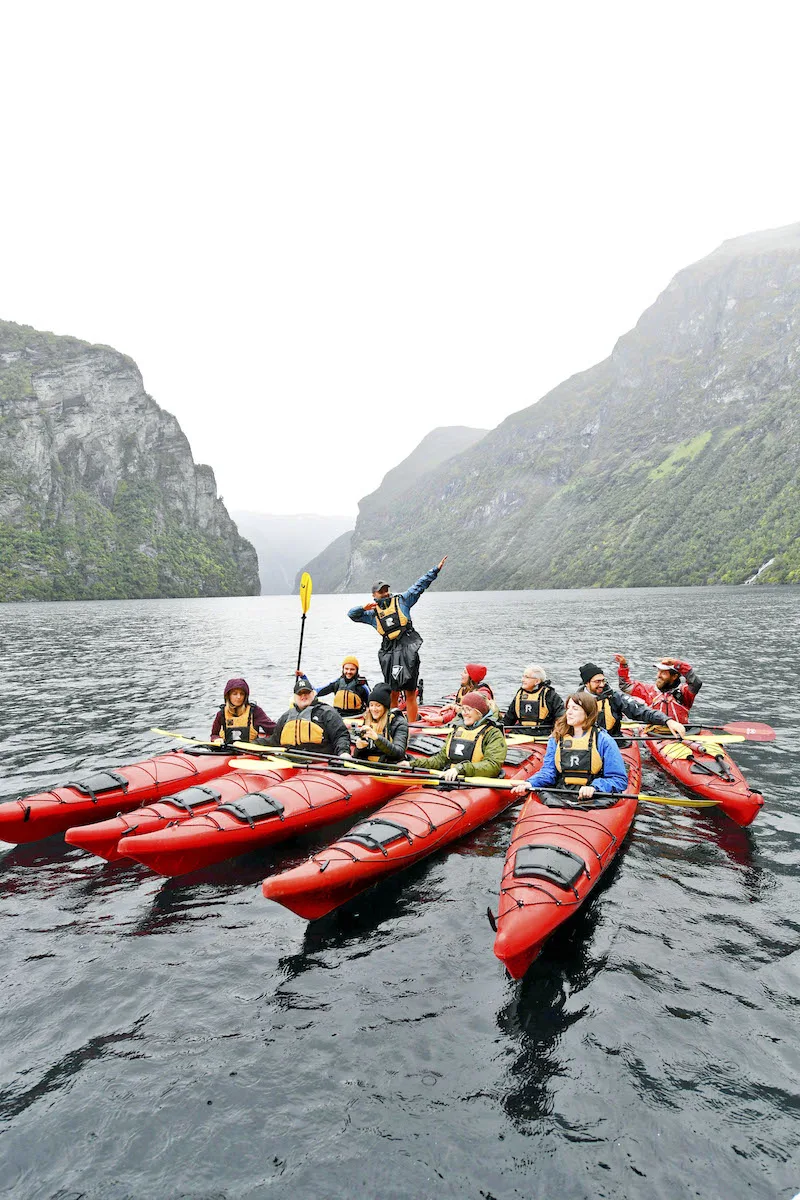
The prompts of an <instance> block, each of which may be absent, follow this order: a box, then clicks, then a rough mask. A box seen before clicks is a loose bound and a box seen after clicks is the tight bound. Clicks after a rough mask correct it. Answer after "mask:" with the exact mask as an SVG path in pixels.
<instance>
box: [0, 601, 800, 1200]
mask: <svg viewBox="0 0 800 1200" xmlns="http://www.w3.org/2000/svg"><path fill="white" fill-rule="evenodd" d="M347 607H349V601H348V600H347V599H346V598H343V597H322V596H320V597H317V596H315V597H314V599H313V601H312V607H311V613H310V616H309V620H308V624H307V636H306V650H305V652H304V666H305V667H306V669H307V670H308V672H309V674H310V675H311V677H312V679H313V680H314V681H315V682H317V683H319V682H323V681H324V682H327V681H328V680H329V679H330V678H332V677H333V676H334V675H335V674H336V668H337V664H338V663H339V662H340V661H341V656H342V655H343V654H344V653H346V652H351V651H353V650H355V651H356V652H358V653H359V654H360V655H361V658H362V665H364V666H365V667H366V668H367V674H368V676H369V677H370V678H372V679H374V678H375V677H376V664H377V658H376V650H377V637H376V635H375V634H374V633H372V631H370V630H368V629H366V628H359V627H356V626H354V625H352V624H351V623H349V622H348V621H347V620H346V618H345V611H346V609H347ZM415 613H416V619H417V624H418V626H419V628H420V630H421V632H422V633H423V635H424V637H425V639H426V640H425V645H424V647H423V665H424V670H423V675H424V677H425V679H426V681H427V695H428V697H429V698H431V699H433V698H435V697H436V696H437V695H439V694H441V692H443V691H445V690H449V689H450V688H452V687H453V686H454V685H455V684H456V683H457V682H458V675H459V673H460V669H461V666H462V664H463V662H464V661H465V660H466V661H475V660H477V661H483V662H486V663H488V665H489V667H490V676H489V678H490V679H491V681H492V682H493V683H494V684H495V685H496V688H497V690H498V692H499V695H500V698H501V699H503V700H506V699H507V698H508V697H509V696H510V695H511V693H512V690H513V687H514V686H515V685H516V680H517V676H518V674H519V669H520V668H521V666H523V665H524V664H525V663H526V662H528V661H530V660H539V661H542V662H543V663H544V664H545V665H546V666H547V667H548V668H549V670H550V672H551V674H552V677H553V680H554V682H555V683H556V684H557V685H560V687H561V689H562V690H565V689H567V688H569V687H570V686H573V685H574V683H575V681H576V675H577V670H576V668H577V665H578V664H579V663H581V662H583V661H585V660H586V659H589V658H591V659H593V660H595V661H597V662H599V663H600V664H605V665H608V664H610V661H611V654H612V653H613V651H614V650H618V649H619V650H624V651H626V652H627V653H628V655H629V657H630V659H631V661H632V663H633V665H634V667H635V668H636V670H637V673H638V672H643V673H644V675H645V677H648V678H649V677H651V668H650V667H649V663H651V662H652V660H653V659H654V658H656V657H658V656H660V655H662V654H670V653H671V654H675V655H680V656H685V657H686V658H688V659H689V661H691V662H692V663H693V664H694V665H695V666H696V668H697V670H698V671H699V672H700V674H701V675H702V676H703V677H704V678H705V679H706V680H707V683H706V687H705V689H704V690H703V692H702V694H701V699H700V700H699V701H698V704H697V706H696V708H695V712H696V713H697V714H698V716H700V715H702V717H703V718H704V719H706V720H708V721H713V720H719V719H726V718H727V719H731V718H734V717H748V716H749V717H752V718H756V719H763V720H766V721H769V722H770V723H771V724H773V725H774V726H775V727H776V728H777V730H778V733H779V740H778V742H777V744H775V745H771V746H770V745H767V746H763V745H762V746H754V745H750V744H747V745H745V746H743V747H741V748H738V747H737V749H736V751H735V753H736V756H737V758H738V761H739V762H740V764H741V765H742V767H743V769H744V771H745V773H746V774H747V775H748V778H749V779H750V781H751V783H753V784H754V785H756V786H760V787H761V788H763V790H764V791H765V793H766V796H767V804H766V807H765V809H764V811H763V813H762V815H761V816H760V817H759V818H758V820H757V822H756V824H755V825H754V826H753V827H752V829H751V830H750V831H743V830H740V829H738V828H737V827H736V826H734V825H733V824H732V823H731V822H729V821H727V820H726V819H725V818H724V817H723V816H721V815H719V814H717V813H715V812H713V811H710V812H706V813H699V812H698V813H692V812H690V811H689V810H683V809H667V808H655V807H653V808H647V809H645V808H644V807H643V808H642V809H641V810H640V812H639V815H638V816H637V819H636V823H635V827H634V832H633V835H632V837H631V838H630V840H629V842H628V844H627V846H626V849H625V850H624V852H623V854H622V855H621V856H620V859H619V860H618V862H617V864H616V865H615V868H614V869H613V870H612V872H611V873H610V877H609V879H608V882H607V883H606V885H605V886H604V887H603V888H602V890H601V891H600V893H599V894H597V895H596V896H595V898H594V900H593V901H592V902H590V904H589V905H588V906H587V907H586V909H585V910H583V911H582V912H581V913H579V914H578V916H577V917H576V918H575V919H574V920H573V921H572V923H571V924H570V925H568V926H567V928H566V929H565V930H564V931H563V932H562V934H561V935H559V936H557V937H556V938H555V939H553V940H552V941H551V943H550V944H549V945H548V947H547V949H546V950H545V952H544V954H543V955H542V957H541V959H540V960H539V962H538V963H537V964H535V966H534V968H533V969H532V971H531V972H530V973H529V976H528V977H527V979H526V980H525V981H524V982H523V983H522V984H521V985H514V984H511V983H510V982H508V981H507V980H506V979H505V978H504V976H503V973H502V969H501V967H500V965H499V964H498V963H497V962H496V960H495V959H494V957H493V955H492V932H491V930H490V928H489V926H488V924H487V922H486V920H485V916H484V913H485V910H486V907H487V905H488V904H494V902H495V897H496V891H497V886H498V881H499V878H500V870H501V866H502V860H503V854H504V849H505V845H506V842H507V839H508V835H509V830H510V826H511V821H512V818H511V816H510V815H507V816H506V817H504V818H502V819H500V820H498V821H497V822H495V823H494V824H493V825H491V826H489V827H486V828H484V829H483V830H480V831H479V832H478V833H477V834H475V835H474V836H473V837H472V838H471V839H470V840H468V841H465V842H463V843H461V844H459V845H458V846H456V847H455V848H454V849H453V850H452V852H451V853H449V854H447V855H443V856H439V857H436V858H433V859H430V860H429V861H428V862H427V863H424V864H421V865H419V866H418V867H417V868H415V869H413V870H412V871H410V872H408V873H407V874H406V875H404V876H398V877H397V878H395V879H394V880H391V881H388V882H387V883H385V884H384V885H382V886H381V887H380V888H379V889H377V890H375V891H373V892H372V893H369V894H368V895H367V896H366V897H362V898H361V899H360V900H359V901H357V902H355V904H354V905H353V906H351V907H349V908H346V909H343V910H341V911H340V912H339V913H335V914H332V915H331V916H330V917H328V918H326V919H325V920H324V921H321V922H318V923H317V924H316V925H314V926H311V927H309V926H307V925H306V924H305V923H304V922H303V921H301V920H300V919H299V918H297V917H295V916H293V915H292V914H290V913H288V912H286V911H285V910H284V909H283V908H281V907H279V906H278V905H274V904H270V903H268V902H267V901H265V900H264V899H263V897H262V896H261V893H260V888H259V883H260V880H261V878H262V877H263V876H264V875H265V874H267V873H268V872H271V871H275V870H279V869H280V868H281V867H283V866H285V865H287V864H289V863H293V862H296V861H299V860H300V859H301V858H302V857H304V856H305V855H306V854H307V853H309V851H310V850H311V849H313V848H314V847H315V846H317V845H320V844H324V842H326V841H328V840H330V839H329V837H326V836H324V831H323V834H321V835H320V836H319V837H318V838H316V839H312V838H308V839H306V840H305V841H302V842H301V841H298V842H294V843H291V844H288V845H286V846H285V847H283V848H281V847H277V848H275V849H274V850H272V851H268V852H264V853H263V854H262V855H258V856H256V855H253V856H251V857H249V858H245V859H238V860H236V861H235V862H233V863H230V864H224V865H221V866H220V867H218V868H214V869H212V870H208V871H206V872H204V873H203V874H198V875H194V876H187V877H184V878H183V879H179V880H175V881H164V880H162V879H160V878H158V877H156V876H153V875H150V874H148V873H147V871H146V870H145V868H144V867H140V866H139V865H138V864H133V865H125V864H113V865H109V864H105V863H103V862H100V861H98V860H95V859H92V858H90V857H89V856H87V855H85V854H83V853H82V852H81V851H79V850H76V849H73V848H67V847H66V846H65V844H64V842H63V839H61V838H53V839H50V840H49V841H47V842H43V843H39V844H36V845H33V846H29V847H20V848H19V849H14V848H4V847H2V846H0V888H2V916H3V924H2V948H3V965H4V972H3V974H4V982H5V987H4V992H3V995H4V999H3V1002H2V1006H0V1053H1V1057H2V1069H1V1071H0V1162H1V1163H2V1170H1V1171H0V1195H2V1196H4V1197H5V1196H9V1197H14V1198H15V1200H16V1198H17V1197H46V1198H52V1200H56V1198H58V1200H77V1198H78V1197H86V1198H92V1200H94V1198H101V1197H102V1198H103V1200H123V1198H126V1197H132V1198H135V1200H140V1198H145V1197H147V1198H150V1197H169V1198H172V1197H176V1198H177V1197H185V1198H189V1197H191V1198H192V1200H200V1198H203V1200H206V1198H209V1200H210V1198H212V1197H213V1198H220V1200H221V1198H225V1200H233V1198H234V1197H235V1198H237V1200H238V1198H240V1197H241V1198H245V1197H248V1198H249V1197H265V1196H271V1195H275V1196H283V1195H287V1194H288V1195H292V1196H302V1197H306V1196H308V1197H312V1196H313V1197H319V1196H324V1197H336V1198H338V1197H351V1196H354V1195H357V1194H360V1195H366V1196H381V1197H405V1196H409V1197H428V1196H431V1197H434V1196H435V1197H436V1198H437V1200H441V1198H443V1197H473V1196H474V1197H476V1198H477V1197H484V1198H487V1200H488V1198H490V1197H495V1198H497V1200H501V1198H502V1200H504V1198H505V1197H517V1196H519V1197H554V1196H570V1197H575V1198H581V1197H586V1198H587V1200H588V1198H589V1197H591V1198H592V1200H601V1198H605V1197H609V1198H610V1197H615V1198H620V1197H625V1198H627V1197H632V1198H633V1197H635V1198H639V1197H642V1198H644V1197H648V1198H662V1197H663V1198H664V1200H676V1198H682V1197H701V1198H703V1200H708V1198H715V1197H729V1198H733V1200H737V1198H739V1197H752V1198H756V1197H758V1198H761V1197H785V1198H786V1200H790V1198H791V1197H793V1196H794V1195H795V1194H796V1193H797V1192H800V1159H799V1158H798V1150H797V1147H798V1143H800V1136H799V1135H800V1098H798V1091H800V1088H799V1087H798V1080H799V1079H800V1038H798V1030H800V1020H799V1018H800V1003H799V1002H798V995H799V994H800V903H799V902H800V885H799V883H798V869H799V868H800V802H799V801H798V789H797V785H796V779H797V757H796V749H795V748H796V746H797V744H798V737H800V717H798V704H797V699H796V691H797V677H798V666H800V654H798V649H797V647H798V642H799V641H800V589H798V588H785V589H775V588H772V589H770V588H763V589H758V588H742V589H708V590H691V591H690V590H659V591H630V592H621V591H620V592H584V593H579V592H565V593H556V592H538V593H507V594H498V593H487V594H444V593H439V594H437V593H436V592H435V591H433V592H430V593H428V594H427V595H426V596H425V597H423V599H422V600H421V601H420V603H419V605H418V607H417V609H416V610H415ZM298 631H299V604H298V602H297V600H296V599H294V598H292V597H287V598H283V597H279V598H275V597H271V598H266V597H265V598H262V599H242V600H213V601H163V602H149V603H138V602H116V603H88V604H63V605H18V606H12V605H5V606H2V607H0V638H2V662H3V679H4V688H3V698H4V704H3V706H2V711H0V725H2V736H3V745H4V754H3V777H2V783H1V784H0V792H2V798H4V799H5V798H9V797H11V796H15V795H18V794H20V793H23V792H28V791H32V790H35V789H36V788H37V787H39V786H40V785H42V784H44V783H52V782H54V781H56V780H58V779H60V778H64V777H65V776H67V775H69V774H70V773H71V772H73V771H74V769H75V768H76V766H79V765H81V766H82V765H90V764H91V765H97V766H102V765H113V764H114V763H124V762H130V761H133V760H135V759H136V758H139V757H143V756H145V755H147V754H150V753H154V752H157V751H158V750H161V749H162V748H164V743H163V742H161V741H159V740H158V739H156V738H154V737H153V735H151V734H150V733H148V728H149V727H150V726H151V725H162V726H164V727H167V728H170V727H171V728H178V729H183V730H185V731H190V732H196V733H199V734H202V735H205V733H206V732H207V729H208V727H209V726H210V722H211V718H212V715H213V712H214V708H215V706H216V704H217V703H218V702H219V698H220V697H219V693H220V692H221V685H222V683H223V682H224V680H225V679H227V678H228V676H230V675H238V674H241V673H242V672H244V674H245V675H246V677H247V678H248V679H249V681H250V684H251V687H252V692H253V695H254V697H256V698H257V699H258V700H259V701H260V702H261V703H262V704H263V706H264V707H265V708H266V709H267V711H268V712H269V713H270V714H277V713H278V712H279V711H281V709H282V708H283V707H285V703H286V698H287V693H288V689H289V684H290V679H289V673H290V672H291V671H292V670H293V668H294V665H295V661H294V660H295V656H296V639H297V634H298ZM645 782H646V790H650V791H655V790H658V791H664V790H669V785H668V784H666V783H664V782H663V781H661V780H660V779H658V777H657V776H655V774H654V773H652V772H649V771H648V772H646V775H645Z"/></svg>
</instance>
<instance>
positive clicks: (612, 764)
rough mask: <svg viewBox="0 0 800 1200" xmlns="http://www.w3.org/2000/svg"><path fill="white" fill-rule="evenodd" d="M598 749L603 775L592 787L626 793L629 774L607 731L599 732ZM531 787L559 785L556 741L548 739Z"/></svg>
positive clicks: (593, 781) (530, 782) (615, 744)
mask: <svg viewBox="0 0 800 1200" xmlns="http://www.w3.org/2000/svg"><path fill="white" fill-rule="evenodd" d="M597 749H598V750H599V751H600V754H601V755H602V758H603V774H602V775H598V777H597V779H593V780H592V787H593V788H594V789H595V791H598V792H624V791H625V788H626V787H627V786H628V772H627V771H626V769H625V763H624V762H623V760H622V755H621V754H620V752H619V747H618V746H617V743H616V742H615V741H614V739H613V738H612V737H611V735H610V734H608V733H606V731H605V729H598V731H597ZM528 783H529V784H530V785H531V787H534V788H539V787H543V788H546V787H555V786H556V785H557V784H558V771H557V770H556V739H555V738H554V737H551V738H548V739H547V751H546V753H545V756H544V762H543V763H542V766H541V768H540V770H538V771H537V772H536V774H535V775H531V776H530V777H529V779H528Z"/></svg>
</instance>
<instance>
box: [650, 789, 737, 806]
mask: <svg viewBox="0 0 800 1200" xmlns="http://www.w3.org/2000/svg"><path fill="white" fill-rule="evenodd" d="M639 799H640V800H645V801H646V802H647V803H648V804H672V805H674V807H675V808H716V806H717V805H718V804H720V803H721V802H720V801H719V800H700V799H697V800H690V799H688V797H687V798H686V799H684V797H683V796H645V794H644V792H640V793H639Z"/></svg>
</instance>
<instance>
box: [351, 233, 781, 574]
mask: <svg viewBox="0 0 800 1200" xmlns="http://www.w3.org/2000/svg"><path fill="white" fill-rule="evenodd" d="M798 468H800V224H798V225H791V226H788V227H786V228H784V229H778V230H771V231H768V232H766V233H759V234H751V235H748V236H746V237H742V238H737V239H735V240H733V241H730V242H726V243H724V244H723V245H722V246H721V247H720V248H719V249H718V250H716V251H715V252H714V253H713V254H711V255H709V256H708V257H707V258H705V259H703V260H702V261H701V262H699V263H695V264H694V265H693V266H691V267H688V268H687V269H686V270H684V271H681V272H680V274H678V275H677V276H676V277H675V279H674V280H673V281H672V283H671V284H670V285H669V287H668V288H667V289H666V291H665V292H664V293H663V294H662V295H661V296H660V297H659V298H658V300H657V301H656V302H655V304H654V305H653V306H652V307H651V308H649V309H648V310H647V311H646V312H645V313H644V314H643V316H642V317H641V319H640V320H639V322H638V324H637V325H636V327H635V329H633V330H631V332H630V333H628V334H626V335H625V336H624V337H622V338H621V339H620V340H619V342H618V343H617V345H616V347H615V348H614V351H613V353H612V355H611V357H610V358H608V359H606V360H605V361H604V362H602V363H599V364H598V365H597V366H595V367H592V368H591V369H590V370H588V371H584V372H582V373H581V374H579V375H575V376H573V377H572V378H571V379H568V380H567V381H566V382H564V383H562V384H560V385H559V386H558V387H557V388H555V389H554V390H553V391H552V392H550V393H549V394H548V395H546V396H545V397H544V398H543V399H542V400H540V401H539V402H538V403H537V404H534V405H532V406H531V407H530V408H527V409H524V410H523V411H522V412H518V413H515V414H514V415H513V416H511V417H509V418H508V419H507V420H505V421H503V423H502V424H501V425H500V426H498V428H497V429H495V430H493V431H492V432H491V433H489V434H488V435H487V436H486V437H485V438H484V439H483V440H482V441H481V442H480V443H479V444H478V445H476V446H474V447H473V448H471V449H468V450H466V451H465V452H464V453H461V454H459V455H458V456H457V457H455V458H452V459H450V460H449V461H448V462H446V463H445V464H444V465H443V466H440V467H437V468H436V469H434V470H432V471H430V472H429V473H427V474H426V475H424V477H422V478H421V479H418V480H416V481H415V482H414V484H413V486H412V487H409V488H407V489H406V490H405V491H404V492H403V493H402V494H401V495H394V496H393V497H392V499H391V503H390V504H388V505H372V506H366V507H365V506H364V505H363V504H362V507H361V513H360V516H359V520H358V524H357V526H356V530H355V534H354V536H353V540H352V545H351V551H350V568H349V574H348V587H350V588H352V589H354V590H363V589H364V588H365V587H367V586H368V584H369V581H370V580H371V579H373V578H375V577H376V576H381V575H383V576H386V577H388V578H392V579H398V580H406V579H408V580H411V579H414V578H415V577H416V576H417V575H418V574H420V573H421V572H422V571H423V570H425V569H426V568H427V566H429V564H430V562H432V561H434V560H435V559H436V558H437V557H439V556H440V555H441V554H445V553H448V554H449V555H450V558H449V561H448V564H447V570H446V571H444V572H443V573H442V577H441V579H440V580H439V584H438V586H439V587H440V588H441V587H447V588H451V589H453V588H478V589H481V588H545V587H568V588H574V587H598V586H604V587H613V586H646V585H669V584H706V583H741V582H745V581H747V580H748V579H749V578H750V577H751V576H753V575H754V574H755V573H756V572H757V571H758V570H759V568H760V567H762V566H763V565H764V564H765V563H767V562H768V561H769V560H772V561H771V563H770V565H769V566H768V567H766V568H765V569H764V570H763V571H762V572H761V574H760V575H759V582H767V583H769V582H800V482H798Z"/></svg>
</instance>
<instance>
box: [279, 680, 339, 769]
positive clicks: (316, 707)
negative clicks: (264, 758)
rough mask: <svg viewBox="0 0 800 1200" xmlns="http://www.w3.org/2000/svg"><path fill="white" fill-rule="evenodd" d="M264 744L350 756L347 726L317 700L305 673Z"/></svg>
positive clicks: (333, 710)
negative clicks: (289, 703)
mask: <svg viewBox="0 0 800 1200" xmlns="http://www.w3.org/2000/svg"><path fill="white" fill-rule="evenodd" d="M267 745H268V746H298V747H300V748H302V749H309V750H316V751H318V752H319V753H320V754H336V755H338V756H339V757H340V758H352V755H351V753H350V733H349V731H348V729H347V726H346V725H345V723H344V721H343V720H342V718H341V717H340V716H339V714H338V713H337V712H336V710H335V709H333V708H331V706H330V705H329V704H321V703H317V693H316V692H315V691H314V688H313V686H312V684H311V683H310V682H309V680H308V678H307V677H306V676H305V675H301V676H300V678H299V679H298V680H297V683H296V684H295V685H294V703H293V704H292V706H291V708H288V709H287V710H286V712H285V713H283V714H282V715H281V716H280V717H279V718H278V723H277V725H276V726H275V729H274V731H273V733H272V734H271V736H270V738H269V739H268V741H267Z"/></svg>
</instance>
